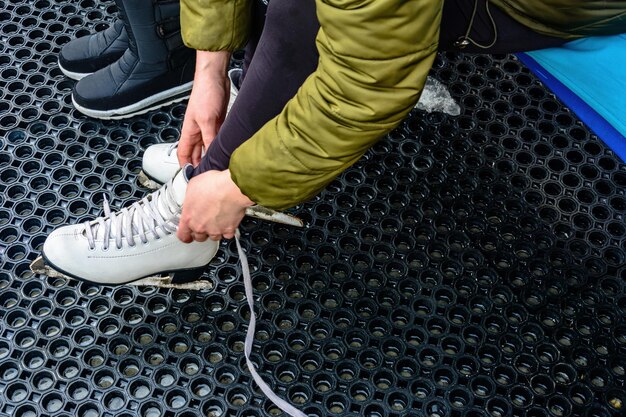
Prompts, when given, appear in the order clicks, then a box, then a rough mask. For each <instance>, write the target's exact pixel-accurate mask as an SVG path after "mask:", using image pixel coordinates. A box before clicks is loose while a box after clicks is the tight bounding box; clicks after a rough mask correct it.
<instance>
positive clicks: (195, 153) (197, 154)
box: [191, 144, 202, 167]
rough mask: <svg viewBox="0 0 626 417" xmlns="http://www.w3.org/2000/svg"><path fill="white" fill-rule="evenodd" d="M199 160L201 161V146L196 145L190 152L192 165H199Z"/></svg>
mask: <svg viewBox="0 0 626 417" xmlns="http://www.w3.org/2000/svg"><path fill="white" fill-rule="evenodd" d="M200 160H202V145H200V144H197V145H196V146H195V147H194V148H193V150H192V152H191V161H192V165H193V166H194V167H197V166H198V165H200Z"/></svg>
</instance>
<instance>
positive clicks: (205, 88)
mask: <svg viewBox="0 0 626 417" xmlns="http://www.w3.org/2000/svg"><path fill="white" fill-rule="evenodd" d="M229 60H230V52H226V51H224V52H207V51H197V52H196V73H195V75H194V81H193V89H192V90H191V96H190V97H189V104H188V105H187V110H186V112H185V120H184V121H183V128H182V132H181V135H180V140H179V143H178V154H177V155H178V163H179V164H180V166H181V167H182V166H184V165H185V164H192V165H193V166H197V165H198V164H199V163H200V159H201V158H202V150H203V149H205V150H206V149H208V147H209V145H210V144H211V142H212V141H213V139H214V138H215V135H217V132H218V130H219V128H220V126H221V125H222V123H223V122H224V119H225V118H226V107H227V106H228V98H229V94H230V82H229V81H228V77H227V76H226V68H227V67H228V61H229Z"/></svg>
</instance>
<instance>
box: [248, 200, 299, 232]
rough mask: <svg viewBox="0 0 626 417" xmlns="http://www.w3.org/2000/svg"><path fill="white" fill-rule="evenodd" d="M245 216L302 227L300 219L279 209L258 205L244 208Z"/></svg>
mask: <svg viewBox="0 0 626 417" xmlns="http://www.w3.org/2000/svg"><path fill="white" fill-rule="evenodd" d="M246 216H250V217H255V218H257V219H261V220H266V221H270V222H274V223H281V224H286V225H289V226H296V227H304V223H303V222H302V220H300V219H299V218H297V217H295V216H292V215H291V214H286V213H282V212H280V211H276V210H272V209H269V208H267V207H263V206H258V205H256V206H251V207H248V208H246Z"/></svg>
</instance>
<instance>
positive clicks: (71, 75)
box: [59, 63, 93, 81]
mask: <svg viewBox="0 0 626 417" xmlns="http://www.w3.org/2000/svg"><path fill="white" fill-rule="evenodd" d="M59 69H60V70H61V72H62V73H63V74H64V75H65V76H66V77H67V78H71V79H72V80H76V81H78V80H80V79H82V78H85V77H86V76H88V75H91V74H93V72H73V71H68V70H66V69H65V68H63V66H62V65H61V64H60V63H59Z"/></svg>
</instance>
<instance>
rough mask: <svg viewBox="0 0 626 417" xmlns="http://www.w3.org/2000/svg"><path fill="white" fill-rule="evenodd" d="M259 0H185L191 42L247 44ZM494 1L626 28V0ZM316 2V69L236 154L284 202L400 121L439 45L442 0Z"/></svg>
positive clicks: (321, 181) (250, 178) (259, 188)
mask: <svg viewBox="0 0 626 417" xmlns="http://www.w3.org/2000/svg"><path fill="white" fill-rule="evenodd" d="M251 1H253V0H182V1H181V3H182V11H181V25H182V30H183V39H184V40H185V43H186V44H187V45H188V46H189V47H191V48H194V49H200V50H211V51H218V50H234V49H237V48H241V47H243V46H244V44H245V42H246V39H247V35H248V34H247V30H248V26H249V21H250V3H251ZM293 1H298V0H293ZM468 1H471V0H468ZM491 2H492V3H493V4H495V5H496V6H498V7H500V8H501V9H503V10H505V11H506V12H507V13H508V14H509V15H511V16H512V17H513V18H515V19H516V20H518V21H519V22H521V23H522V24H524V25H526V26H528V27H530V28H532V29H534V30H536V31H537V32H540V33H543V34H547V35H553V36H560V37H563V38H571V39H574V38H577V37H581V36H586V35H591V34H611V33H621V32H626V1H596V0H518V1H513V0H491ZM316 7H317V16H318V19H319V22H320V26H321V29H320V31H319V33H318V36H317V40H316V42H317V48H318V50H319V54H320V60H319V65H318V68H317V70H316V71H315V72H314V73H313V74H312V75H311V76H310V77H309V78H308V79H307V80H306V81H305V82H304V84H303V85H302V87H301V88H300V90H299V91H298V93H297V94H296V96H295V97H294V98H293V99H292V100H290V101H289V102H288V103H287V105H286V106H285V108H284V109H283V111H282V112H281V113H280V114H279V115H278V116H277V117H275V118H274V119H272V120H270V121H269V122H268V123H267V124H265V126H263V127H262V128H261V129H260V130H259V131H258V132H257V133H256V134H255V135H254V136H253V137H252V138H250V139H249V140H248V141H246V142H245V143H244V144H243V145H241V146H240V147H239V148H238V149H237V150H236V151H235V152H234V154H233V155H232V158H231V161H230V166H229V169H230V171H231V175H232V177H233V179H234V181H235V183H236V184H237V185H238V186H239V187H240V188H241V190H242V191H243V193H244V194H246V195H247V196H248V197H249V198H250V199H251V200H253V201H255V202H256V203H257V204H261V205H264V206H267V207H271V208H275V209H284V208H288V207H291V206H294V205H296V204H298V203H300V202H303V201H305V200H308V199H309V198H311V197H313V196H314V195H315V194H317V193H318V192H320V191H321V190H322V189H323V188H324V187H325V186H326V185H327V184H328V183H329V182H330V181H332V180H333V179H334V178H335V177H336V176H337V175H339V174H340V173H341V172H342V171H343V170H345V169H346V168H347V167H349V166H350V165H352V164H353V163H355V162H356V161H357V160H358V159H359V158H360V157H361V156H362V155H363V153H364V152H365V151H366V150H367V149H368V148H370V147H371V146H372V145H373V144H374V143H375V142H376V141H377V140H379V139H380V138H381V137H382V136H383V135H385V134H386V133H387V132H389V131H390V130H392V129H393V128H394V127H395V126H397V125H398V124H399V123H400V121H401V120H402V119H403V118H404V117H405V116H406V115H407V113H408V112H409V111H410V110H411V109H412V108H413V105H414V104H415V103H416V102H417V100H418V98H419V95H420V93H421V90H422V88H423V85H424V83H425V80H426V76H427V74H428V71H429V69H430V67H431V65H432V63H433V60H434V58H435V53H436V51H437V42H438V38H439V24H440V20H441V9H442V1H441V0H316Z"/></svg>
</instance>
